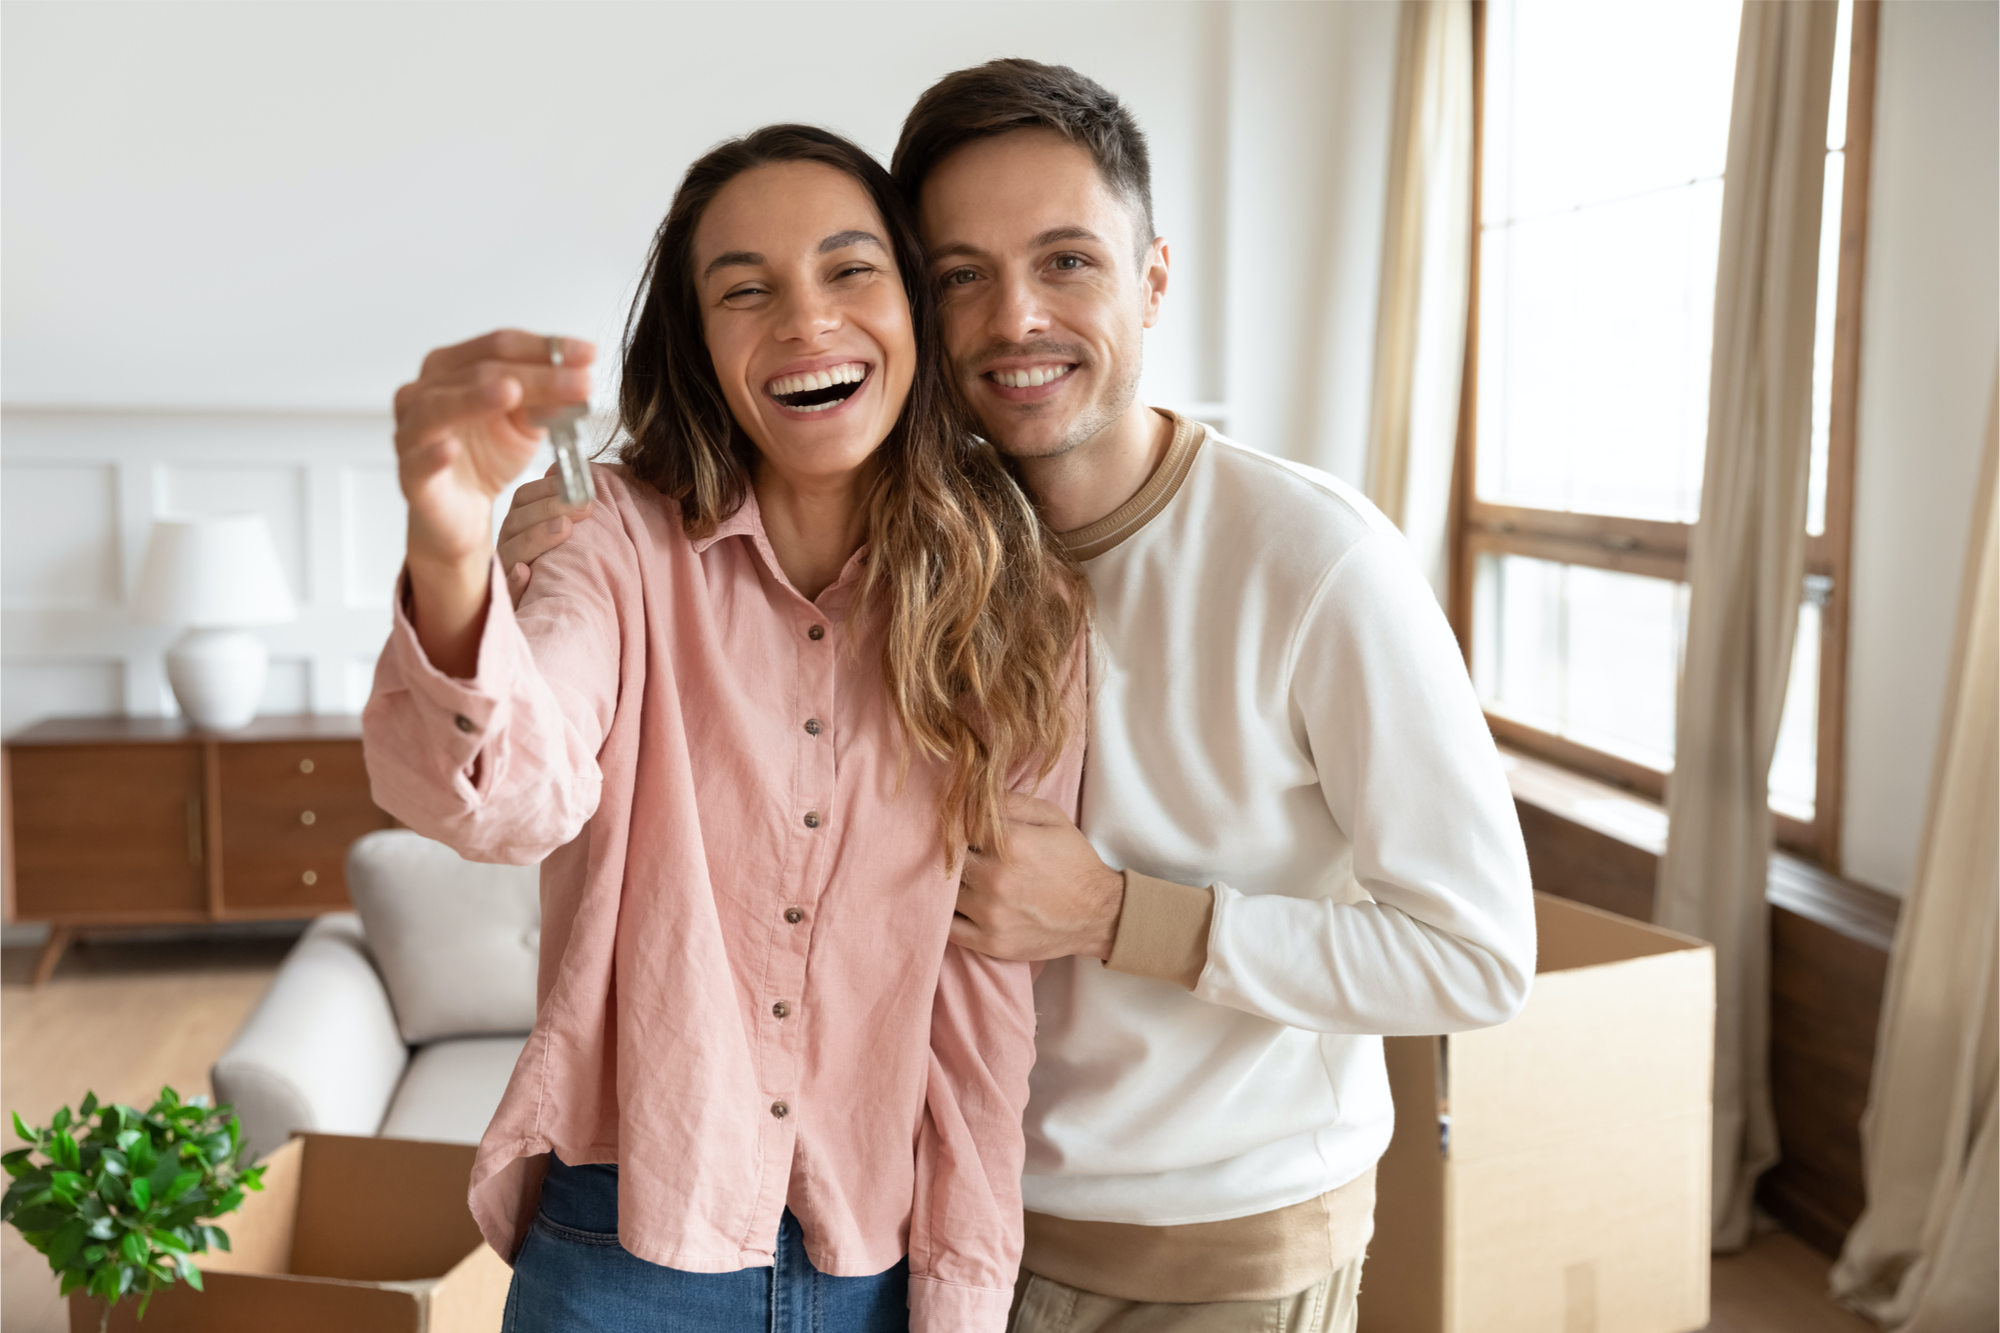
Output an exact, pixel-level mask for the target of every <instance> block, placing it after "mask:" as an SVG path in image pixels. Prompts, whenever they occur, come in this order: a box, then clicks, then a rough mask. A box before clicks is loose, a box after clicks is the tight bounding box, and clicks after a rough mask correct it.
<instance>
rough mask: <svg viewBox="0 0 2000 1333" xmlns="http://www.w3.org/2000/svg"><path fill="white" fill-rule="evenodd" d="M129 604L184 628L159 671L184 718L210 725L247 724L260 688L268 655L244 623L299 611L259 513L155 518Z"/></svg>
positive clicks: (147, 617) (156, 620)
mask: <svg viewBox="0 0 2000 1333" xmlns="http://www.w3.org/2000/svg"><path fill="white" fill-rule="evenodd" d="M135 609H136V611H137V612H138V617H139V619H140V620H141V621H144V622H146V623H148V624H154V625H186V626H188V627H189V628H188V632H187V633H186V634H184V635H182V636H181V638H180V639H179V641H178V642H176V643H175V644H174V646H173V647H171V648H169V649H168V650H167V679H168V680H169V681H170V682H172V684H173V687H174V698H175V699H177V700H179V701H180V705H181V711H182V712H183V713H185V714H187V716H188V719H189V720H190V721H192V722H193V723H194V724H195V725H196V726H199V727H207V728H209V729H211V730H215V731H232V730H234V729H236V728H237V727H241V726H245V725H247V724H248V723H249V721H250V719H251V718H253V717H255V716H256V715H257V701H258V700H259V699H260V698H261V697H262V696H263V693H264V673H265V670H266V668H267V667H268V666H269V665H270V653H269V652H268V651H267V650H266V649H265V647H264V641H263V640H262V639H260V638H258V637H257V636H256V635H254V634H249V633H246V632H245V627H246V626H250V625H276V624H279V623H281V622H283V621H287V620H290V619H292V617H293V616H295V615H297V614H298V609H297V607H295V606H294V605H293V603H292V594H291V590H290V589H288V588H287V587H286V586H285V574H284V571H283V570H282V569H280V568H279V567H278V548H277V547H276V546H275V545H274V544H273V543H272V541H271V530H270V528H269V527H267V526H266V525H265V523H264V519H263V516H262V515H261V514H231V515H228V516H226V517H221V518H167V519H161V520H159V521H158V522H157V523H155V524H154V525H153V539H152V542H151V544H150V545H148V547H147V548H146V564H145V568H144V570H143V571H142V572H141V573H140V575H139V592H138V596H137V597H136V598H135Z"/></svg>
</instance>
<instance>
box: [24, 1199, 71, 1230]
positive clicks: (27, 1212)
mask: <svg viewBox="0 0 2000 1333" xmlns="http://www.w3.org/2000/svg"><path fill="white" fill-rule="evenodd" d="M71 1216H73V1214H71V1213H70V1212H69V1211H68V1210H66V1209H60V1208H51V1207H49V1206H48V1205H47V1204H41V1205H38V1206H36V1207H33V1208H23V1209H21V1210H20V1211H18V1212H16V1213H15V1214H14V1216H13V1218H12V1219H11V1220H12V1221H13V1223H14V1225H15V1226H16V1227H18V1228H19V1229H20V1230H21V1231H22V1232H23V1233H26V1232H29V1231H54V1230H55V1229H56V1228H57V1227H59V1226H61V1225H62V1224H63V1223H65V1222H67V1221H69V1219H70V1217H71Z"/></svg>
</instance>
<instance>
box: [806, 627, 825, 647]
mask: <svg viewBox="0 0 2000 1333" xmlns="http://www.w3.org/2000/svg"><path fill="white" fill-rule="evenodd" d="M806 637H807V638H808V639H811V640H812V641H813V642H815V643H817V642H819V641H820V640H821V639H824V638H825V637H826V626H824V625H814V626H813V627H812V628H811V629H809V630H807V631H806Z"/></svg>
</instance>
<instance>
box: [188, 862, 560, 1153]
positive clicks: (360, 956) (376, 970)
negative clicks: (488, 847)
mask: <svg viewBox="0 0 2000 1333" xmlns="http://www.w3.org/2000/svg"><path fill="white" fill-rule="evenodd" d="M538 880H539V875H538V872H537V870H536V868H535V867H533V866H527V867H519V866H489V865H476V864H474V863H472V862H469V861H464V860H461V859H460V858H459V857H458V856H457V855H456V854H455V853H454V852H452V851H451V850H450V849H449V848H447V847H444V846H442V845H441V844H438V843H435V842H431V841H429V840H428V839H425V838H422V837H419V836H418V835H417V834H415V833H412V832H410V831H408V830H407V829H390V830H384V831H383V832H379V833H371V834H369V835H368V836H367V837H365V838H362V839H361V840H360V841H358V842H356V843H355V844H354V846H353V848H352V849H351V850H350V851H349V853H348V862H347V883H348V890H349V893H350V895H351V896H352V898H353V899H354V903H355V907H356V910H355V911H353V912H336V913H332V914H330V915H327V916H323V917H321V918H319V919H318V920H317V921H315V922H313V924H312V925H311V927H309V928H308V929H307V931H306V933H305V935H304V936H303V937H301V938H300V940H299V942H298V944H297V945H296V946H295V947H294V948H293V949H292V952H291V953H290V954H288V955H287V956H286V958H285V961H284V963H283V964H282V965H281V966H280V967H279V969H278V973H277V976H276V977H275V978H274V979H273V980H272V982H271V989H270V990H269V991H268V992H267V993H266V994H265V996H264V998H263V1000H262V1002H260V1003H259V1004H258V1006H257V1008H256V1010H255V1012H253V1013H252V1014H251V1015H250V1018H249V1020H248V1021H247V1022H246V1023H245V1024H244V1025H243V1029H242V1031H240V1032H239V1033H237V1035H236V1040H235V1041H234V1042H232V1043H231V1044H230V1047H229V1049H228V1051H226V1052H225V1053H224V1054H223V1056H222V1058H221V1059H220V1060H218V1061H216V1063H215V1068H214V1071H213V1078H214V1087H215V1095H216V1099H217V1100H218V1101H221V1102H229V1103H233V1104H234V1105H235V1107H236V1111H237V1114H238V1115H239V1116H241V1117H242V1120H243V1129H244V1135H245V1138H246V1139H247V1140H248V1142H249V1145H250V1152H251V1154H252V1156H253V1157H261V1156H263V1155H264V1154H265V1153H267V1152H269V1151H271V1150H272V1149H273V1148H276V1147H277V1146H278V1145H280V1144H282V1143H283V1142H284V1141H285V1140H286V1139H287V1138H289V1137H290V1136H291V1135H292V1133H293V1132H294V1131H295V1130H311V1131H318V1132H323V1133H333V1134H380V1135H383V1136H386V1137H391V1138H404V1139H433V1140H442V1141H445V1142H451V1143H476V1142H478V1141H479V1137H480V1135H481V1134H482V1133H484V1132H485V1129H486V1123H487V1121H489V1120H490V1119H492V1117H493V1110H494V1108H495V1107H496V1106H498V1105H499V1103H500V1094H501V1093H502V1092H503V1091H504V1090H505V1088H506V1086H507V1079H508V1077H509V1076H510V1075H511V1074H512V1073H513V1069H514V1062H515V1060H516V1059H517V1058H519V1056H520V1053H521V1047H522V1045H523V1044H524V1043H525V1042H526V1041H527V1034H528V1029H529V1028H530V1027H532V1026H533V1025H534V1020H535V966H536V956H537V953H538V951H539V949H540V935H541V899H540V891H539V885H538Z"/></svg>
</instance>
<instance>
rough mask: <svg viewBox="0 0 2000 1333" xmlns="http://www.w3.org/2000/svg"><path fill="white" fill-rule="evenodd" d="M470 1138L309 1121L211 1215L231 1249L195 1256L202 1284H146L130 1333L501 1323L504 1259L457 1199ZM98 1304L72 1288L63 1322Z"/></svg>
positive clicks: (352, 1331) (440, 1330) (435, 1329)
mask: <svg viewBox="0 0 2000 1333" xmlns="http://www.w3.org/2000/svg"><path fill="white" fill-rule="evenodd" d="M472 1157H473V1149H472V1148H471V1147H470V1146H467V1145H462V1144H455V1143H418V1142H413V1141H409V1140H401V1139H373V1138H350V1137H346V1136H342V1135H334V1134H306V1135H302V1136H300V1137H298V1138H294V1139H293V1140H292V1141H291V1142H289V1143H287V1144H285V1145H284V1146H283V1147H282V1148H279V1149H278V1150H277V1151H276V1152H273V1153H272V1154H271V1155H270V1156H268V1157H266V1158H265V1159H264V1167H265V1171H264V1188H263V1190H262V1191H260V1192H257V1193H254V1194H249V1195H246V1196H245V1198H244V1201H243V1207H242V1208H241V1209H240V1210H239V1211H238V1212H236V1213H234V1214H232V1215H230V1216H229V1217H226V1218H223V1219H221V1220H220V1222H219V1225H220V1226H222V1228H223V1229H224V1230H225V1231H227V1232H228V1233H229V1239H230V1244H231V1247H232V1248H231V1249H230V1250H229V1251H227V1252H221V1253H213V1254H207V1255H203V1256H201V1261H200V1262H201V1267H202V1281H203V1285H204V1287H205V1288H206V1290H205V1291H201V1292H196V1291H194V1290H192V1289H190V1288H188V1287H186V1286H184V1285H176V1286H173V1287H170V1288H168V1289H167V1290H165V1291H161V1292H159V1293H157V1294H155V1295H154V1297H153V1303H152V1305H151V1307H150V1308H149V1309H148V1310H147V1311H146V1318H145V1321H144V1322H143V1323H142V1322H140V1321H139V1320H138V1317H137V1316H138V1303H137V1302H136V1301H127V1302H125V1303H124V1304H123V1305H121V1306H119V1308H118V1310H117V1311H116V1312H115V1313H114V1314H113V1316H112V1320H111V1326H112V1327H113V1328H114V1329H119V1330H125V1331H126V1333H196V1331H197V1330H200V1331H201V1333H238V1331H239V1330H240V1331H241V1333H250V1330H257V1331H258V1333H263V1331H264V1330H270V1329H280V1328H282V1329H283V1330H284V1331H285V1333H356V1331H357V1330H369V1331H370V1333H373V1331H374V1330H381V1333H406V1331H407V1333H496V1330H498V1329H499V1327H500V1315H501V1310H502V1308H503V1306H504V1305H505V1302H506V1297H507V1283H508V1279H509V1271H508V1268H507V1266H506V1265H505V1264H504V1263H502V1262H501V1260H500V1257H499V1256H498V1255H496V1254H494V1253H493V1251H492V1250H491V1249H489V1248H488V1247H487V1246H486V1244H485V1242H484V1241H483V1240H481V1239H480V1235H479V1228H478V1227H477V1226H476V1225H475V1224H474V1223H473V1220H472V1214H471V1212H470V1210H469V1209H468V1208H467V1207H466V1203H465V1190H466V1182H467V1181H468V1180H469V1179H470V1178H471V1175H472ZM96 1328H97V1307H96V1306H95V1304H94V1303H93V1302H90V1301H88V1300H85V1299H83V1298H80V1297H76V1296H72V1297H71V1298H70V1329H71V1333H94V1330H95V1329H96Z"/></svg>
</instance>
